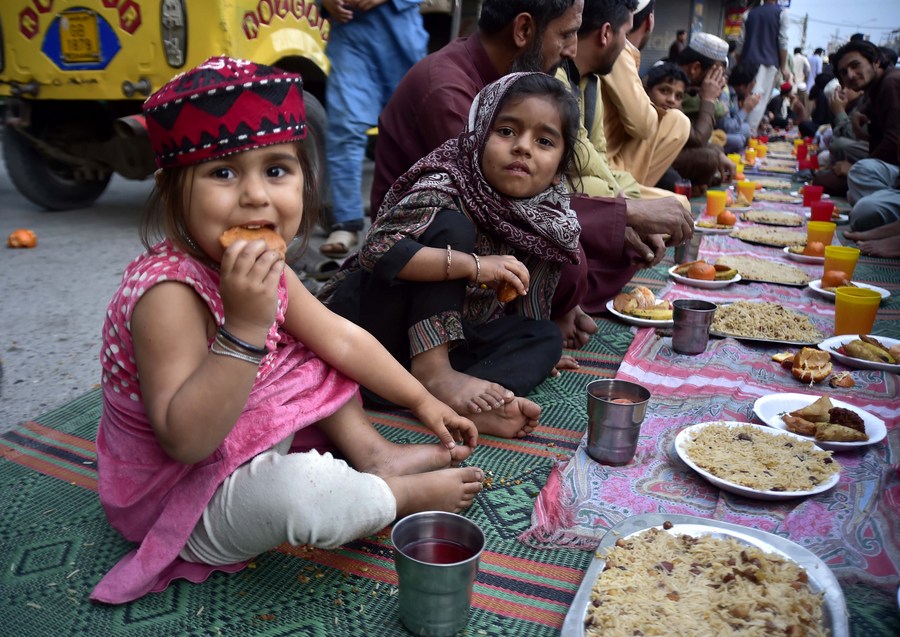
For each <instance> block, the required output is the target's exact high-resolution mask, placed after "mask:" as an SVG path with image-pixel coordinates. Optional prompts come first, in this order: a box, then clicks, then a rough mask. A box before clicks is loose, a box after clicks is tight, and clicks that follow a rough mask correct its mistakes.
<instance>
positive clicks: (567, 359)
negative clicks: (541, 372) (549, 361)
mask: <svg viewBox="0 0 900 637" xmlns="http://www.w3.org/2000/svg"><path fill="white" fill-rule="evenodd" d="M580 367H581V365H579V364H578V361H577V360H575V357H574V356H569V355H568V354H563V355H562V356H560V358H559V362H558V363H557V364H556V365H554V366H553V370H552V371H551V372H550V375H551V376H553V377H556V376H559V374H560V372H563V371H565V370H567V369H579V368H580Z"/></svg>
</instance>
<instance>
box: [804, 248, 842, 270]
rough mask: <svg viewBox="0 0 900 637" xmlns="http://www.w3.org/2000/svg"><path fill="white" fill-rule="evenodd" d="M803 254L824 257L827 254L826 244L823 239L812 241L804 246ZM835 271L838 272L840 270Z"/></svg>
mask: <svg viewBox="0 0 900 637" xmlns="http://www.w3.org/2000/svg"><path fill="white" fill-rule="evenodd" d="M803 254H805V255H806V256H808V257H823V256H825V244H824V243H822V242H821V241H810V242H809V243H807V244H806V247H805V248H803ZM833 271H834V272H837V271H838V270H833Z"/></svg>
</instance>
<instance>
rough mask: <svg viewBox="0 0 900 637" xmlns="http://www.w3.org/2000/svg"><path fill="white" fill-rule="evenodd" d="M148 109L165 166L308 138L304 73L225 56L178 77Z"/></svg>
mask: <svg viewBox="0 0 900 637" xmlns="http://www.w3.org/2000/svg"><path fill="white" fill-rule="evenodd" d="M143 110H144V117H145V118H146V121H147V133H148V135H149V137H150V144H151V145H152V147H153V152H154V153H155V155H156V165H157V166H158V167H160V168H171V167H173V166H189V165H191V164H198V163H200V162H204V161H209V160H211V159H218V158H220V157H225V156H227V155H232V154H234V153H238V152H241V151H244V150H249V149H252V148H259V147H261V146H271V145H272V144H282V143H284V142H291V141H295V140H299V139H303V138H304V137H306V111H305V109H304V106H303V79H302V78H301V77H300V76H299V75H297V74H295V73H287V72H285V71H282V70H281V69H277V68H274V67H271V66H266V65H264V64H256V63H255V62H249V61H247V60H237V59H234V58H230V57H224V56H220V57H211V58H209V59H208V60H206V62H204V63H203V64H201V65H199V66H197V67H195V68H193V69H191V70H190V71H187V72H185V73H182V74H180V75H177V76H175V77H174V78H172V80H170V81H169V82H168V83H167V84H166V85H165V86H163V87H162V88H161V89H159V90H158V91H157V92H156V93H154V94H153V95H151V96H150V97H149V98H148V99H147V101H146V102H144V107H143Z"/></svg>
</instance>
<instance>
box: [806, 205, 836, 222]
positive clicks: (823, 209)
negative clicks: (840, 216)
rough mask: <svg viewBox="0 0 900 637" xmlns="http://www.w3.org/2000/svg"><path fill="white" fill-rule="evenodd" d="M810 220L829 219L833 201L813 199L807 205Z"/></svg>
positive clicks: (832, 209) (832, 210)
mask: <svg viewBox="0 0 900 637" xmlns="http://www.w3.org/2000/svg"><path fill="white" fill-rule="evenodd" d="M809 209H810V213H809V220H810V221H831V214H832V213H833V212H834V202H833V201H828V200H819V201H814V202H812V204H810V206H809Z"/></svg>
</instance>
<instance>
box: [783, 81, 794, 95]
mask: <svg viewBox="0 0 900 637" xmlns="http://www.w3.org/2000/svg"><path fill="white" fill-rule="evenodd" d="M793 88H794V87H793V86H791V83H790V82H784V83H783V84H782V85H781V92H782V93H785V92H787V91H790V90H791V89H793Z"/></svg>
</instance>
